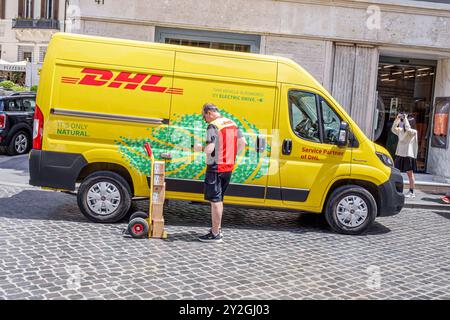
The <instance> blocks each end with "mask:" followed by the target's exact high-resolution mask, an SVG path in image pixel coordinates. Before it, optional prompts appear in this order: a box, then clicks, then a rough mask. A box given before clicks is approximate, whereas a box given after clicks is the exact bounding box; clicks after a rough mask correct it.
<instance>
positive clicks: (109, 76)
mask: <svg viewBox="0 0 450 320" xmlns="http://www.w3.org/2000/svg"><path fill="white" fill-rule="evenodd" d="M81 73H84V74H85V75H84V77H83V78H81V80H80V78H74V77H61V82H62V83H66V84H78V85H87V86H96V87H102V86H107V87H108V88H116V89H117V88H124V89H128V90H136V89H137V88H138V87H139V86H140V89H141V90H143V91H149V92H160V93H169V94H183V89H181V88H169V87H162V86H158V85H157V84H158V83H159V82H160V81H161V79H162V78H163V76H158V75H152V74H145V73H136V74H132V73H131V72H120V73H119V74H118V75H117V76H116V77H114V73H113V72H112V71H110V70H100V69H90V68H84V69H83V70H82V71H81ZM113 78H114V79H113Z"/></svg>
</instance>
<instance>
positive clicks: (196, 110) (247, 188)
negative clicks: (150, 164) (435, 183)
mask: <svg viewBox="0 0 450 320" xmlns="http://www.w3.org/2000/svg"><path fill="white" fill-rule="evenodd" d="M275 77H276V62H269V61H254V60H251V59H248V60H247V59H239V58H230V57H227V56H225V55H224V56H216V55H212V56H207V55H199V54H192V53H189V54H188V53H179V52H177V56H176V62H175V75H174V87H179V88H183V90H184V91H183V94H178V95H176V94H174V96H173V98H172V107H171V117H170V132H171V137H170V139H169V141H170V142H171V144H172V145H173V148H172V149H171V151H170V152H171V153H172V161H170V162H167V164H166V170H167V171H166V176H167V178H168V179H167V183H168V186H167V195H168V197H173V198H179V199H197V200H202V199H203V179H204V175H205V169H206V161H205V155H204V153H194V152H192V149H191V146H192V145H193V144H194V143H201V144H204V143H205V137H206V127H207V124H206V123H205V122H204V121H203V120H202V115H201V109H202V106H203V105H204V104H205V103H206V102H212V103H214V104H216V105H217V106H218V107H219V109H220V110H221V114H222V115H223V116H224V117H226V118H229V119H231V120H233V121H234V122H235V123H236V124H237V126H238V127H239V128H240V130H241V131H242V132H243V134H244V137H245V138H246V141H247V143H248V147H247V149H246V150H245V154H244V155H243V156H240V157H239V156H238V159H237V164H236V166H235V170H234V172H233V175H232V180H231V185H230V187H229V189H228V191H227V197H226V199H225V201H226V202H228V203H260V204H263V203H264V200H265V190H266V185H267V173H268V166H269V157H270V150H271V149H270V148H271V147H270V146H271V140H270V135H271V131H272V124H273V116H274V108H275V98H276V82H275V81H274V80H275ZM258 137H259V138H260V139H261V141H263V140H264V141H265V142H266V144H267V146H266V148H263V150H261V151H260V152H257V151H256V147H257V139H258Z"/></svg>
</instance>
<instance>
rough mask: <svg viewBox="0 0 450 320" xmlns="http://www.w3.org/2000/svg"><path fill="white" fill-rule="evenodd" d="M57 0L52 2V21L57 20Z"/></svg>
mask: <svg viewBox="0 0 450 320" xmlns="http://www.w3.org/2000/svg"><path fill="white" fill-rule="evenodd" d="M58 12H59V0H53V20H58Z"/></svg>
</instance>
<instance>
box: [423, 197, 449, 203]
mask: <svg viewBox="0 0 450 320" xmlns="http://www.w3.org/2000/svg"><path fill="white" fill-rule="evenodd" d="M421 200H422V201H427V202H434V203H438V204H444V202H442V200H441V199H440V198H422V199H421Z"/></svg>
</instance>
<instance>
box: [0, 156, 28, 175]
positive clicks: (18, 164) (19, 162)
mask: <svg viewBox="0 0 450 320" xmlns="http://www.w3.org/2000/svg"><path fill="white" fill-rule="evenodd" d="M0 155H1V153H0ZM0 169H12V170H18V171H24V172H26V173H27V174H28V172H29V162H28V154H24V155H21V156H13V157H9V156H8V157H4V158H2V161H1V162H0Z"/></svg>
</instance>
